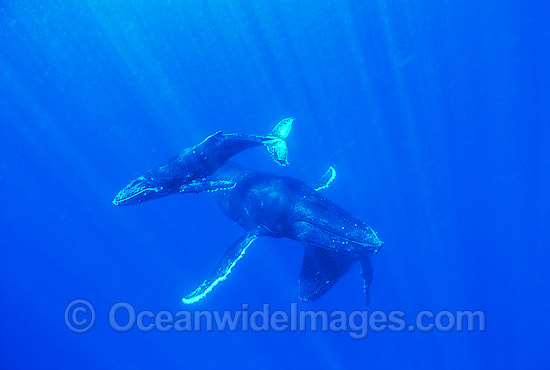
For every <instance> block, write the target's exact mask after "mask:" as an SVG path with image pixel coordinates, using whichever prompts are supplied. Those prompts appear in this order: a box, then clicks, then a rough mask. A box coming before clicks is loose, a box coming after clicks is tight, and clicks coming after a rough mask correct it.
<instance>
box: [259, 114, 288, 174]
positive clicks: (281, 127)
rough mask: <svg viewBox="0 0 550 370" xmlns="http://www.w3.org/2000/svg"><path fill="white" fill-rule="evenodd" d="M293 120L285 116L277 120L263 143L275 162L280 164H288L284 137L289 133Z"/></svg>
mask: <svg viewBox="0 0 550 370" xmlns="http://www.w3.org/2000/svg"><path fill="white" fill-rule="evenodd" d="M293 121H294V118H285V119H283V120H281V122H279V123H278V124H277V125H276V126H275V128H273V130H272V131H271V133H270V134H269V135H268V136H267V139H268V140H266V141H264V143H263V144H264V145H265V147H266V148H267V151H268V152H269V154H271V156H272V157H273V159H274V160H275V162H277V163H278V164H280V165H281V166H287V165H288V160H287V156H288V149H287V146H286V141H285V139H286V138H287V136H288V134H290V130H291V129H292V122H293Z"/></svg>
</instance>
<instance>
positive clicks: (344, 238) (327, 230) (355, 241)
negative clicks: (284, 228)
mask: <svg viewBox="0 0 550 370" xmlns="http://www.w3.org/2000/svg"><path fill="white" fill-rule="evenodd" d="M298 222H303V223H305V224H308V225H310V226H312V227H314V228H316V229H319V230H322V231H323V232H325V233H327V234H330V235H333V236H334V237H336V238H339V239H343V240H344V241H346V242H348V243H353V244H358V245H361V246H364V247H366V246H369V243H365V242H359V241H357V240H355V239H350V238H347V237H345V236H341V235H339V234H337V233H335V232H334V231H331V230H329V229H327V228H325V227H322V226H318V225H315V224H313V223H312V222H310V221H303V220H301V221H298Z"/></svg>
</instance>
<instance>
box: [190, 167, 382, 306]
mask: <svg viewBox="0 0 550 370" xmlns="http://www.w3.org/2000/svg"><path fill="white" fill-rule="evenodd" d="M335 176H336V172H335V170H334V169H333V168H332V167H331V168H330V169H329V171H328V172H327V173H326V174H325V176H324V177H323V178H322V179H320V180H319V181H317V182H316V183H314V184H306V183H305V182H302V181H300V180H297V179H294V178H291V177H286V176H278V175H274V174H269V173H263V172H259V171H255V170H252V169H250V168H245V167H242V166H239V165H237V164H235V163H232V162H228V163H226V164H225V165H224V166H223V167H221V168H220V169H219V170H218V171H216V172H215V173H214V174H213V175H212V176H210V177H208V178H207V179H205V180H203V181H193V182H191V183H189V184H186V185H183V186H182V187H181V188H180V192H182V193H200V192H204V191H208V192H214V193H213V196H214V198H215V200H216V201H217V203H218V206H219V207H220V209H221V210H222V212H223V213H224V214H225V215H226V216H228V217H229V218H230V219H232V220H233V221H235V222H236V223H237V224H239V225H240V226H242V227H243V228H244V229H245V231H246V233H245V235H243V236H242V237H241V238H240V239H238V240H237V241H236V242H235V243H234V244H233V245H232V246H231V247H230V248H229V249H227V250H226V252H225V255H224V256H223V258H222V260H221V262H220V263H219V264H218V267H217V268H216V269H215V270H214V271H213V273H212V274H211V275H210V276H209V277H208V278H207V279H206V280H205V281H204V282H203V283H202V284H201V285H200V286H199V287H198V288H197V289H195V290H194V291H193V292H191V293H189V294H188V295H187V296H185V297H184V298H183V299H182V301H183V303H185V304H191V303H195V302H197V301H199V300H201V299H202V298H204V297H205V296H206V295H207V294H208V293H209V292H211V291H212V289H214V287H215V286H216V285H218V284H219V283H220V282H222V281H224V280H225V279H226V278H227V277H228V275H229V273H230V272H231V270H232V269H233V267H235V265H236V264H237V262H238V261H239V260H241V259H242V258H243V256H244V254H245V252H246V250H247V249H248V247H249V246H250V245H251V244H252V243H253V242H254V241H255V240H256V239H257V238H259V237H260V236H270V237H273V238H289V239H294V240H296V241H300V242H302V244H303V245H304V258H303V261H302V270H301V272H300V285H299V286H300V298H301V299H302V300H305V301H314V300H316V299H318V298H320V297H321V296H323V295H324V294H325V293H326V292H327V291H328V290H329V289H330V288H332V286H334V284H335V283H336V282H337V281H338V280H339V279H340V277H341V276H342V275H343V274H344V273H345V272H346V271H347V270H348V269H349V267H350V266H351V265H352V264H353V263H354V262H355V261H359V262H360V264H361V270H362V276H363V280H364V293H365V304H367V305H368V302H369V298H370V294H369V288H370V285H371V281H372V265H371V262H370V256H371V255H373V254H376V253H377V252H378V251H379V250H380V248H381V247H382V245H383V242H382V241H381V240H380V239H379V238H378V235H377V234H376V232H375V231H374V230H373V229H372V228H371V227H370V226H369V225H367V224H366V223H364V222H363V221H361V220H360V219H358V218H356V217H354V216H353V215H351V214H350V213H349V212H347V211H346V210H344V209H342V208H341V207H339V206H337V205H336V204H334V203H332V202H331V201H329V200H328V199H327V198H325V197H324V196H322V195H321V194H320V190H322V189H325V188H326V187H328V186H329V185H330V183H331V182H332V181H333V180H334V178H335Z"/></svg>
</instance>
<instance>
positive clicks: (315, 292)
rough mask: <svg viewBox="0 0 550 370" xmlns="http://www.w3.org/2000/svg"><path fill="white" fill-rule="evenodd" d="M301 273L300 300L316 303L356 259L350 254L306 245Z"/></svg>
mask: <svg viewBox="0 0 550 370" xmlns="http://www.w3.org/2000/svg"><path fill="white" fill-rule="evenodd" d="M304 247H305V251H304V259H303V261H302V270H301V271H300V299H302V300H304V301H314V300H316V299H318V298H319V297H321V296H322V295H323V294H325V293H326V292H327V291H328V290H329V289H330V288H332V286H333V285H334V284H336V282H337V281H338V279H340V277H342V275H344V274H345V273H346V271H347V270H348V269H349V267H350V266H351V264H352V263H353V262H354V261H355V260H356V257H355V256H354V255H352V254H350V253H346V252H338V251H332V250H327V249H322V248H317V247H314V246H312V245H309V244H305V245H304Z"/></svg>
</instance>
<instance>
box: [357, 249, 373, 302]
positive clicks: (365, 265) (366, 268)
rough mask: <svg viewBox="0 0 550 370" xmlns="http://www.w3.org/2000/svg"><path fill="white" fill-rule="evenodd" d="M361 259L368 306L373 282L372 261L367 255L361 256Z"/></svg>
mask: <svg viewBox="0 0 550 370" xmlns="http://www.w3.org/2000/svg"><path fill="white" fill-rule="evenodd" d="M359 261H361V275H363V279H364V280H365V306H368V305H369V302H370V286H371V283H372V263H371V262H370V257H369V256H367V255H364V256H361V257H360V258H359Z"/></svg>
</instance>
